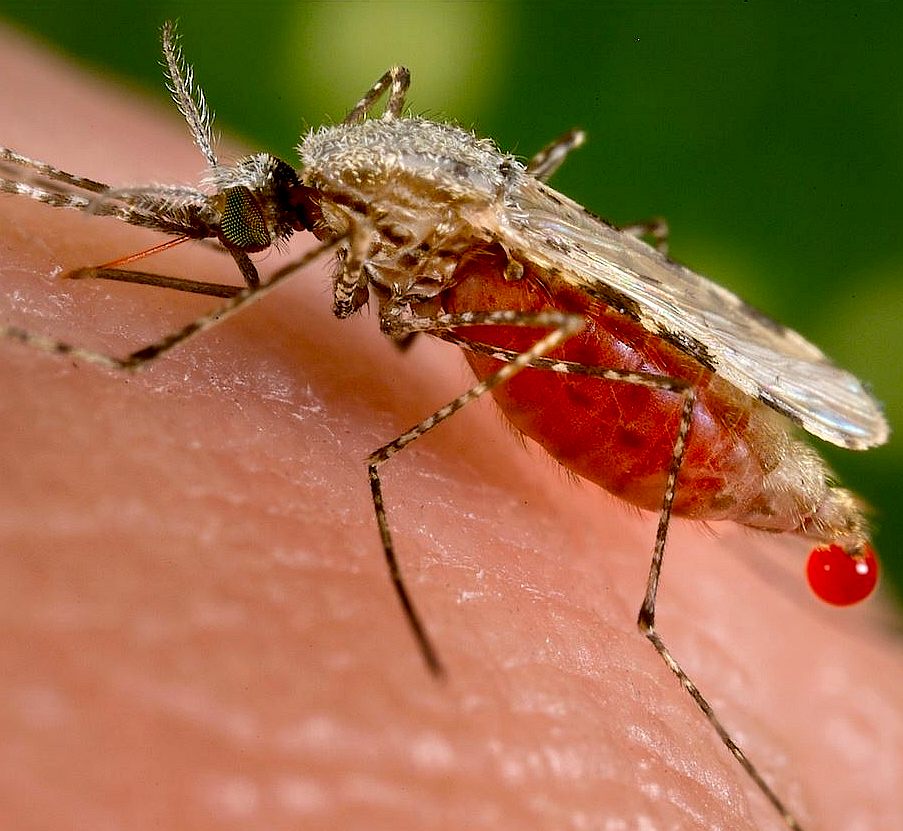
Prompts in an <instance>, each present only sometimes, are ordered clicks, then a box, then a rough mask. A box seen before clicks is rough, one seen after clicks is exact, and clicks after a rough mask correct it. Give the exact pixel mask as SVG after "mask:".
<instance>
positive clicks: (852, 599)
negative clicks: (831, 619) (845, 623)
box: [806, 545, 878, 606]
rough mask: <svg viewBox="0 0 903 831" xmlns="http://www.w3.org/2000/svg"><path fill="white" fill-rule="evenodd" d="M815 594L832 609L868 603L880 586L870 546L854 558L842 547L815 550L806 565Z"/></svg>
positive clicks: (828, 546)
mask: <svg viewBox="0 0 903 831" xmlns="http://www.w3.org/2000/svg"><path fill="white" fill-rule="evenodd" d="M806 576H807V578H808V580H809V586H810V587H811V588H812V591H813V592H814V593H815V594H816V596H818V597H819V598H820V599H822V600H824V601H825V603H830V604H831V605H833V606H852V605H853V604H854V603H858V602H859V601H860V600H865V598H866V597H868V596H869V595H870V594H871V593H872V592H873V591H874V589H875V586H876V585H877V583H878V560H877V559H876V557H875V552H874V550H873V549H872V547H871V546H870V545H867V546H865V548H864V549H863V550H862V553H861V554H858V555H856V556H853V555H851V554H849V553H847V552H846V551H845V550H844V549H843V548H842V547H841V546H839V545H827V546H824V547H822V548H814V549H813V550H812V553H810V554H809V562H808V563H807V564H806Z"/></svg>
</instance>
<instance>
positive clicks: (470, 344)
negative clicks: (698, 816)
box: [371, 318, 801, 831]
mask: <svg viewBox="0 0 903 831" xmlns="http://www.w3.org/2000/svg"><path fill="white" fill-rule="evenodd" d="M439 321H440V322H441V318H439ZM480 322H481V323H482V322H483V321H480ZM417 329H418V330H420V331H423V329H421V328H420V327H419V326H418V327H417ZM431 334H433V335H434V336H436V337H439V338H441V339H442V340H444V341H447V342H449V343H454V344H455V345H457V346H459V347H461V348H464V349H468V350H470V351H472V352H478V353H480V354H484V355H487V356H489V357H492V358H495V359H497V360H500V361H505V362H507V364H506V365H510V363H513V362H515V361H517V360H519V359H520V358H521V354H520V353H518V352H515V351H513V350H506V349H499V348H498V347H496V346H493V345H491V344H486V343H481V342H479V341H473V340H470V339H469V338H467V337H465V336H462V335H460V334H459V333H458V332H456V331H444V330H434V331H432V332H431ZM547 351H548V350H547ZM529 366H530V368H533V369H544V370H547V371H551V372H561V373H567V374H574V375H583V376H590V377H595V378H599V379H602V380H608V381H620V382H623V383H629V384H635V385H640V386H647V387H651V388H654V389H662V390H668V391H671V392H674V393H677V394H680V395H681V397H682V398H683V405H682V408H681V416H680V422H679V424H678V428H677V435H676V436H675V440H674V446H673V449H672V456H671V461H670V464H669V469H668V475H667V479H666V482H665V492H664V496H663V499H662V507H661V511H660V513H659V521H658V526H657V529H656V536H655V545H654V547H653V553H652V561H651V563H650V569H649V576H648V581H647V588H646V594H645V596H644V599H643V603H642V606H641V608H640V612H639V615H638V619H637V625H638V627H639V629H640V631H641V632H642V633H643V634H644V635H645V636H646V638H647V639H648V640H649V641H650V642H651V643H652V645H653V647H654V648H655V650H656V652H658V654H659V656H660V657H661V658H662V660H663V661H664V663H665V665H666V666H667V667H668V669H669V670H670V671H671V672H672V673H673V674H674V675H675V676H676V677H677V679H678V680H679V681H680V683H681V685H682V686H683V687H684V689H685V690H686V691H687V692H688V693H689V695H690V696H691V698H692V699H693V701H694V702H695V703H696V706H697V707H698V708H699V709H700V711H701V712H702V714H703V715H704V716H705V717H706V719H707V720H708V722H709V723H710V724H711V725H712V727H713V728H714V730H715V732H716V733H717V735H718V737H719V739H720V740H721V742H722V744H724V746H725V747H726V748H727V749H728V750H729V751H730V753H731V754H732V755H733V756H734V758H736V759H737V761H738V762H739V763H740V765H741V767H742V768H743V769H744V770H745V771H746V773H747V775H748V776H749V777H750V778H751V779H752V780H753V782H754V783H755V784H756V786H757V787H758V788H759V790H760V791H761V792H762V793H763V794H764V795H765V797H766V798H767V799H768V800H769V802H771V803H772V805H774V807H775V808H777V810H778V812H779V813H780V814H781V816H782V817H783V819H784V822H785V823H786V824H787V826H788V827H789V828H791V829H794V830H795V831H801V826H800V823H799V821H798V820H797V819H796V818H795V817H794V816H793V814H792V813H791V811H790V810H789V809H788V808H787V806H786V805H785V804H784V803H783V801H782V800H781V799H780V798H779V797H778V796H777V794H775V792H774V791H773V790H772V788H771V787H770V786H769V785H768V783H767V782H766V781H765V780H764V778H763V777H762V775H761V774H760V773H759V771H758V769H757V768H756V767H755V765H754V764H753V763H752V762H751V761H750V760H749V758H748V757H747V756H746V754H745V753H744V752H743V751H742V750H741V748H740V747H739V746H738V745H737V743H736V742H735V741H734V740H733V738H732V737H731V735H730V733H729V732H728V731H727V729H726V728H725V727H724V726H723V724H722V723H721V721H720V720H719V718H718V716H717V715H716V713H715V711H714V709H713V708H712V706H711V704H709V702H708V701H707V700H706V698H705V697H704V696H703V695H702V693H701V692H700V690H699V688H698V687H697V686H696V684H695V683H694V682H693V681H692V680H691V679H690V678H689V676H688V675H687V674H686V672H685V671H684V670H683V668H682V667H681V666H680V664H679V663H678V662H677V661H676V660H675V659H674V657H673V655H672V654H671V652H670V650H669V649H668V648H667V646H666V645H665V643H664V641H663V640H662V638H661V636H660V635H659V634H658V632H657V631H656V629H655V602H656V595H657V592H658V585H659V580H660V576H661V569H662V564H663V562H664V553H665V544H666V541H667V534H668V527H669V525H670V520H671V514H672V510H673V507H674V499H675V495H676V492H677V482H678V476H679V474H680V468H681V465H682V464H683V457H684V453H685V450H686V446H687V439H688V437H689V433H690V428H691V425H692V419H693V406H694V404H695V402H696V391H695V389H694V388H693V387H692V386H691V385H690V384H689V383H688V382H687V381H685V380H683V379H680V378H671V377H668V376H661V375H654V374H652V373H643V372H630V371H625V370H616V369H607V368H604V367H596V366H588V365H585V364H579V363H574V362H572V361H562V360H557V359H555V358H547V357H545V356H537V357H534V358H532V359H531V360H530V363H529ZM497 374H498V373H497ZM494 377H495V376H491V377H490V378H487V379H486V381H484V382H483V383H484V384H487V383H492V380H493V378H494ZM508 377H510V376H508ZM504 380H507V378H506V379H504ZM499 383H503V381H497V382H496V383H492V386H497V385H498V384H499ZM453 403H455V402H453ZM449 406H451V405H449ZM447 409H448V407H445V408H443V409H442V410H440V411H438V412H437V413H436V414H435V415H434V416H431V417H430V419H426V420H425V422H421V425H424V424H427V423H428V422H430V421H431V420H432V419H435V418H436V416H439V415H440V414H444V412H445V411H446V410H447ZM421 425H418V427H415V428H414V429H413V430H412V431H408V433H406V434H405V435H404V436H402V437H400V438H399V439H396V442H400V441H402V440H403V439H404V438H405V437H406V436H411V434H412V433H416V435H413V437H412V438H410V439H409V441H413V439H414V438H417V437H418V436H419V435H422V432H419V433H418V432H417V431H418V428H419V427H421ZM432 426H434V425H432V424H430V425H429V426H428V427H427V428H426V429H431V427H432ZM423 432H425V430H424V431H423ZM391 446H392V445H387V447H391ZM402 446H403V445H402ZM399 449H400V448H399ZM378 452H379V451H377V453H378ZM395 452H397V451H395ZM374 455H375V454H374ZM371 458H372V457H371ZM371 467H372V465H371ZM371 481H372V479H371ZM374 498H375V497H374ZM378 514H379V510H378ZM378 519H379V516H378ZM384 522H385V509H384V508H383V509H382V521H381V523H380V532H381V534H382V535H383V544H384V546H389V547H391V544H392V543H391V539H390V538H388V529H387V528H385V527H383V523H384ZM387 557H390V552H389V551H387ZM390 562H394V554H391V560H390ZM395 569H396V574H394V575H393V579H396V577H397V566H395ZM398 579H400V578H398ZM427 663H428V665H429V664H430V662H429V660H428V661H427ZM431 668H432V666H431ZM434 671H435V670H434Z"/></svg>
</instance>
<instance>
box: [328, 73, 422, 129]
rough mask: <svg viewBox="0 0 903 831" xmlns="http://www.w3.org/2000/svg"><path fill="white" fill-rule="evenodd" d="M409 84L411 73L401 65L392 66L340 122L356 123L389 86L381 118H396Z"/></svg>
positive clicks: (401, 108)
mask: <svg viewBox="0 0 903 831" xmlns="http://www.w3.org/2000/svg"><path fill="white" fill-rule="evenodd" d="M410 85H411V73H410V72H408V70H407V69H406V68H405V67H403V66H393V67H392V68H391V69H390V70H388V71H387V72H386V73H385V74H384V75H383V76H382V77H381V78H380V79H379V80H378V81H377V82H376V83H375V84H374V85H373V86H372V87H370V89H369V90H367V93H366V95H364V97H363V98H361V100H360V101H358V102H357V104H355V105H354V107H352V109H351V111H350V112H349V113H348V115H346V116H345V118H344V120H343V121H342V124H358V123H360V122H361V121H363V120H364V117H365V116H367V115H369V114H370V110H372V109H373V106H374V104H376V102H377V101H379V99H380V97H381V96H382V94H383V92H385V90H386V89H387V88H390V92H389V100H388V101H387V102H386V111H385V113H383V118H386V119H392V118H398V117H399V116H400V115H401V112H402V110H403V109H404V101H405V96H406V95H407V92H408V87H409V86H410Z"/></svg>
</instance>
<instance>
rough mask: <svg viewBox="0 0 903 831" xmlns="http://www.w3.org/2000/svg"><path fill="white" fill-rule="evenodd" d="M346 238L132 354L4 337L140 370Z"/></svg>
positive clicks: (5, 329) (19, 332)
mask: <svg viewBox="0 0 903 831" xmlns="http://www.w3.org/2000/svg"><path fill="white" fill-rule="evenodd" d="M343 239H344V238H343V237H340V238H339V239H337V240H334V241H332V242H329V243H327V244H325V245H319V246H317V247H316V248H313V249H311V250H310V251H308V252H306V253H305V254H303V255H302V256H301V257H299V258H298V259H297V260H295V261H294V262H292V263H288V264H286V265H284V266H283V267H282V268H280V269H279V270H278V271H276V272H275V273H274V274H273V276H272V277H271V278H270V279H269V281H268V282H266V283H263V284H261V285H259V286H248V287H247V288H244V289H241V290H240V291H239V292H238V294H236V295H234V296H233V297H230V298H229V299H228V300H227V301H226V302H225V303H224V304H223V305H221V306H220V307H219V308H217V309H214V310H213V311H212V312H210V313H209V314H206V315H203V316H202V317H199V318H197V319H196V320H193V321H192V322H191V323H189V324H188V325H187V326H183V327H182V328H181V329H179V330H178V331H176V332H173V333H172V334H170V335H167V336H166V337H164V338H161V339H160V340H159V341H157V342H156V343H152V344H150V345H149V346H145V347H143V348H142V349H138V350H136V351H134V352H132V353H130V354H129V355H126V356H125V357H124V358H118V357H115V356H113V355H106V354H104V353H102V352H95V351H92V350H89V349H81V348H80V347H77V346H73V345H72V344H69V343H65V342H63V341H58V340H54V339H52V338H48V337H45V336H43V335H37V334H33V333H31V332H27V331H25V330H24V329H21V328H19V327H17V326H5V325H0V337H7V338H12V339H13V340H17V341H19V342H20V343H24V344H27V345H29V346H33V347H35V348H36V349H40V350H42V351H44V352H52V353H55V354H58V355H70V356H72V357H75V358H78V359H80V360H83V361H86V362H88V363H93V364H99V365H100V366H105V367H109V368H111V369H126V370H137V369H140V368H142V367H143V366H145V365H146V364H149V363H151V362H152V361H154V360H156V359H157V358H159V357H160V356H161V355H164V354H166V353H167V352H169V351H170V350H171V349H174V348H175V347H176V346H179V345H180V344H182V343H184V342H185V341H187V340H188V339H189V338H193V337H195V336H196V335H199V334H200V333H201V332H205V331H206V330H207V329H211V328H212V327H214V326H216V325H217V324H219V323H221V322H222V321H224V320H227V319H228V318H230V317H232V316H233V315H235V314H237V313H238V312H239V311H241V310H242V309H243V308H244V307H245V306H248V305H250V304H251V303H254V302H256V301H258V300H260V299H261V298H263V297H265V296H266V295H267V294H269V293H270V292H271V291H272V290H273V289H275V288H276V287H277V286H279V285H280V284H281V283H283V282H284V281H285V280H286V279H288V278H289V277H291V276H293V275H294V273H295V272H296V271H298V270H299V269H301V268H303V267H304V266H305V265H307V264H308V263H310V262H312V261H313V260H315V259H316V258H317V257H319V256H320V255H321V254H323V253H325V252H326V251H328V250H331V249H334V248H335V246H336V245H337V244H338V243H340V242H342V240H343Z"/></svg>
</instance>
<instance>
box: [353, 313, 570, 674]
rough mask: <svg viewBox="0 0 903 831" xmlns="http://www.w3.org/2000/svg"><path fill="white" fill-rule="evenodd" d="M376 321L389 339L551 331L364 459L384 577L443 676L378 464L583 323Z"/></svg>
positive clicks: (505, 316) (497, 318)
mask: <svg viewBox="0 0 903 831" xmlns="http://www.w3.org/2000/svg"><path fill="white" fill-rule="evenodd" d="M381 324H382V327H383V331H385V332H386V334H389V335H391V336H392V337H402V336H404V335H406V334H407V335H410V334H416V333H417V332H427V331H441V330H445V329H448V328H452V327H455V326H470V325H478V324H485V325H494V324H495V325H502V324H505V325H509V326H510V325H515V326H516V325H521V326H537V327H542V328H547V329H552V330H553V331H552V332H550V333H548V334H546V335H544V336H543V337H541V338H540V339H539V340H538V341H537V342H536V343H535V344H533V346H532V347H530V348H529V349H527V350H526V351H524V352H521V353H519V354H517V355H516V356H515V357H514V358H513V360H512V361H511V362H510V363H506V364H505V365H504V366H502V367H501V369H499V370H498V371H497V372H495V373H493V374H492V375H490V376H489V377H488V378H485V379H484V380H482V381H480V382H479V383H478V384H475V385H474V386H473V387H471V388H470V389H469V390H467V391H466V392H464V393H462V394H461V395H459V396H458V397H457V398H455V399H454V400H453V401H450V402H449V403H448V404H446V405H445V406H444V407H441V408H440V409H438V410H436V412H434V413H433V414H432V415H430V416H428V417H427V418H425V419H423V420H422V421H421V422H419V423H418V424H415V425H414V426H413V427H411V428H410V429H408V430H405V432H404V433H402V434H401V435H400V436H398V437H397V438H396V439H394V440H393V441H391V442H389V443H388V444H385V445H383V446H382V447H380V448H378V449H377V450H374V451H373V452H372V453H371V454H370V455H369V456H368V457H367V474H368V478H369V480H370V492H371V495H372V497H373V508H374V511H375V512H376V523H377V526H378V527H379V535H380V539H381V540H382V545H383V554H384V556H385V559H386V564H387V566H388V569H389V576H390V577H391V579H392V585H393V587H394V588H395V592H396V594H397V595H398V599H399V601H400V602H401V606H402V609H403V610H404V614H405V617H406V618H407V621H408V625H409V626H410V628H411V631H412V633H413V634H414V638H415V640H416V641H417V646H418V648H419V649H420V653H421V655H422V656H423V660H424V662H425V663H426V665H427V668H428V669H429V671H430V672H431V673H432V674H433V675H434V676H436V677H437V678H441V677H443V676H444V675H445V669H444V667H443V665H442V662H441V661H440V659H439V655H438V653H437V652H436V649H435V647H434V646H433V644H432V642H431V641H430V639H429V636H428V635H427V633H426V629H425V627H424V625H423V623H422V621H421V619H420V616H419V615H418V614H417V610H416V608H415V607H414V604H413V601H412V600H411V596H410V594H409V593H408V590H407V588H406V586H405V584H404V579H403V578H402V575H401V570H400V568H399V565H398V558H397V557H396V554H395V545H394V543H393V541H392V534H391V531H390V529H389V520H388V515H387V513H386V507H385V502H384V501H383V495H382V482H381V480H380V476H379V467H380V465H382V464H383V463H384V462H387V461H388V460H389V459H391V458H392V457H393V456H394V455H395V454H396V453H398V452H399V451H400V450H403V449H404V448H405V447H407V446H408V445H409V444H411V442H413V441H415V440H416V439H419V438H420V437H421V436H424V435H426V434H427V433H428V432H430V430H432V429H433V428H434V427H436V426H438V425H439V424H441V423H442V422H443V421H445V419H447V418H448V417H449V416H451V415H453V414H454V413H456V412H457V411H458V410H460V409H461V408H462V407H464V406H466V405H467V404H469V403H470V402H471V401H475V400H476V399H477V398H479V397H480V396H482V395H484V394H485V393H487V392H489V391H490V390H491V389H493V388H494V387H497V386H498V385H499V384H503V383H504V382H505V381H507V380H508V379H509V378H511V377H512V376H514V375H516V374H517V373H518V372H520V371H521V370H522V369H524V368H525V367H527V366H530V365H531V364H532V363H533V361H534V360H535V359H536V358H538V357H541V356H542V355H544V354H545V353H547V352H549V351H551V350H552V349H555V348H556V347H557V346H559V345H560V344H561V343H563V342H564V341H565V340H567V339H568V338H569V337H571V336H572V335H573V334H575V333H576V332H577V331H578V330H579V329H580V328H581V327H582V326H583V319H582V317H580V316H579V315H573V314H567V313H563V312H540V313H537V314H533V315H530V314H525V313H523V312H504V311H503V312H478V313H465V314H459V315H448V314H442V315H438V316H437V317H435V318H416V319H410V318H405V317H404V316H403V313H402V312H401V311H400V310H396V309H389V310H388V311H387V312H386V313H384V317H383V320H382V321H381Z"/></svg>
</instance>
